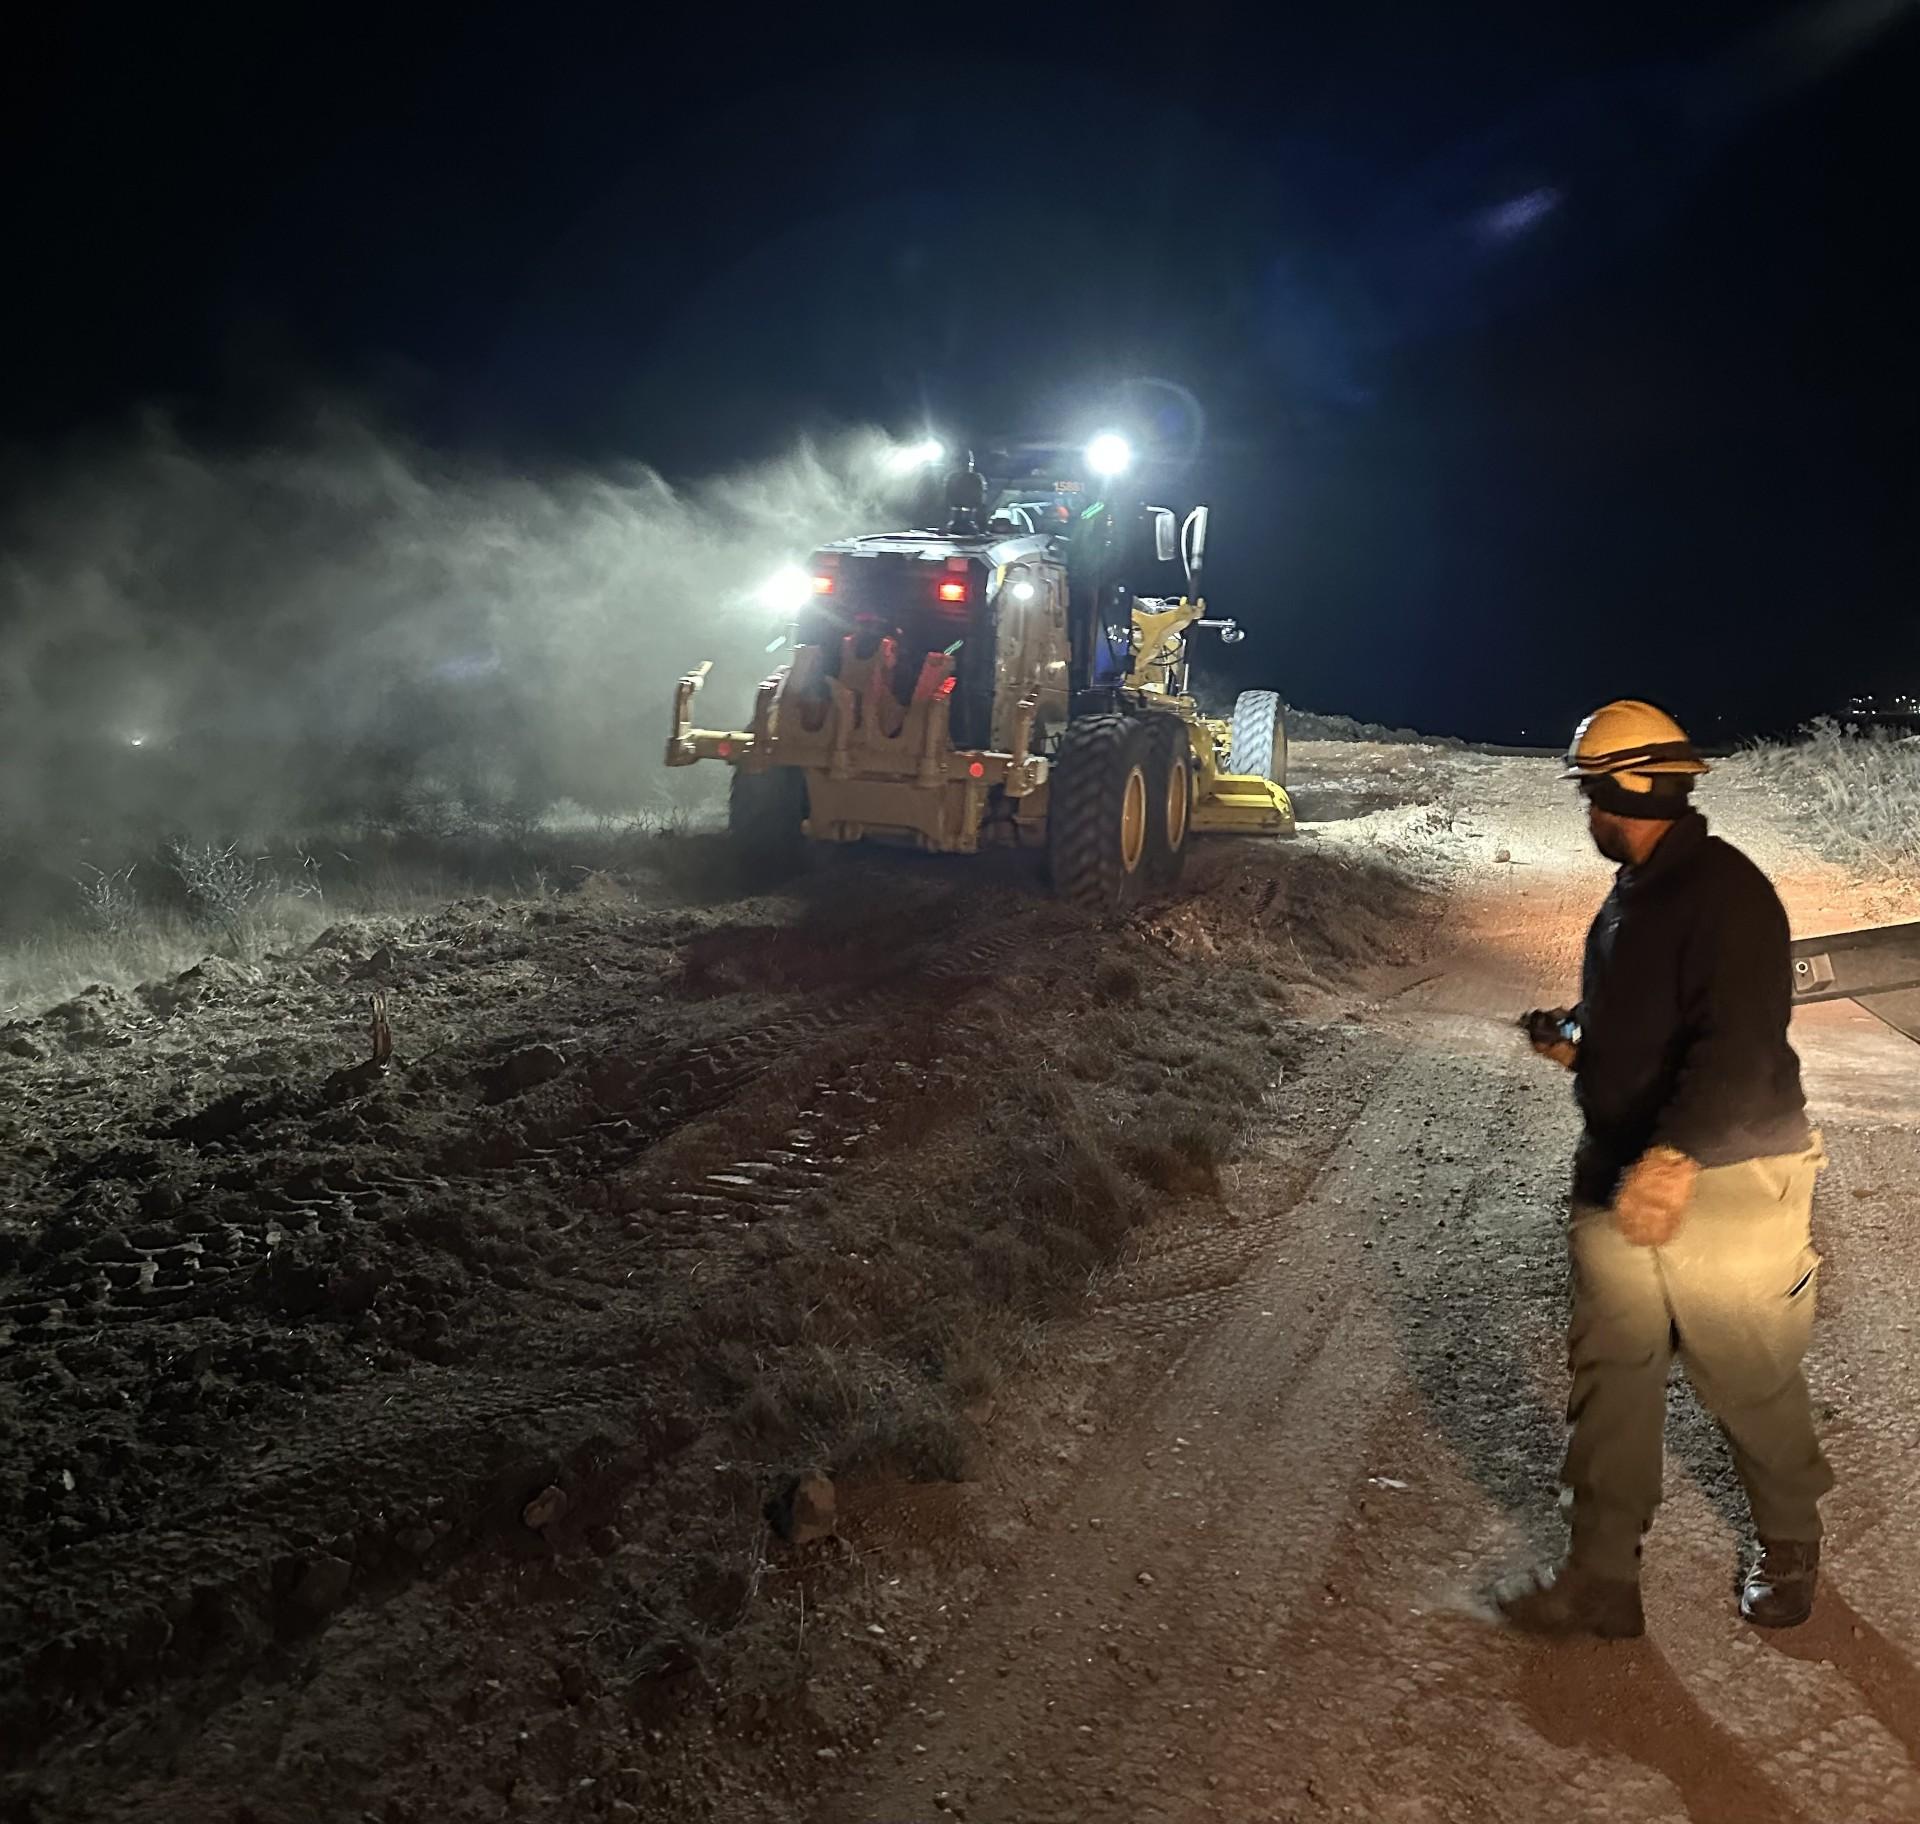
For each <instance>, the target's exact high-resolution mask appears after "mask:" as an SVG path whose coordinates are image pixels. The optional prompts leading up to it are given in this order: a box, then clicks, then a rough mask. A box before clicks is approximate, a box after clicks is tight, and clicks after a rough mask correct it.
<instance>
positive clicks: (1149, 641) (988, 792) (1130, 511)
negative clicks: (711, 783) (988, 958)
mask: <svg viewBox="0 0 1920 1824" xmlns="http://www.w3.org/2000/svg"><path fill="white" fill-rule="evenodd" d="M1061 454H1062V452H1061V450H1060V448H1059V446H1054V445H1027V446H1021V448H1020V449H1019V450H1018V451H1016V452H1015V453H1014V454H1013V455H1012V456H1006V455H1002V456H1001V457H1000V459H999V461H998V462H997V463H996V464H995V467H996V473H997V474H999V475H1001V476H1002V477H1003V478H1002V479H1000V480H999V481H998V483H997V485H996V486H995V487H994V488H993V489H992V490H991V492H992V496H993V497H992V499H991V501H990V500H989V493H990V489H989V484H988V481H987V479H986V477H985V476H984V475H983V474H981V473H980V472H979V471H978V470H976V469H974V468H973V466H972V463H971V459H969V462H968V465H967V466H966V467H965V468H963V469H960V470H957V471H955V473H954V474H952V475H951V476H949V477H948V480H947V487H946V496H947V511H946V520H945V524H944V525H943V526H941V527H940V528H939V529H938V530H931V531H908V532H901V533H893V534H885V535H881V536H876V537H865V538H855V539H850V540H846V541H844V542H841V543H838V544H833V545H829V546H826V547H824V548H822V549H821V550H819V551H817V552H815V553H814V557H813V562H812V564H811V566H810V567H809V571H808V576H809V582H808V585H807V586H808V588H809V590H810V599H809V601H808V605H807V606H806V608H805V609H804V610H803V611H802V612H801V614H800V617H799V622H798V625H797V626H796V628H795V630H794V645H795V650H794V654H793V658H792V660H791V662H790V663H789V664H788V665H786V666H785V667H784V668H783V669H781V670H780V671H779V672H777V673H775V675H774V676H773V677H771V678H769V679H768V680H767V681H766V682H765V683H764V684H762V685H761V686H760V688H759V691H758V693H757V695H756V697H755V701H754V707H753V715H752V719H751V725H750V726H749V727H748V728H745V729H732V730H720V729H700V728H695V727H693V726H692V724H691V711H692V701H693V696H694V693H695V692H696V691H697V690H698V689H699V687H700V685H701V683H702V681H703V680H704V678H705V675H706V671H707V667H706V666H704V665H703V666H701V667H700V669H699V670H698V671H695V672H692V673H689V674H688V675H687V676H686V677H683V678H682V679H681V680H680V683H679V686H678V689H677V691H676V693H675V699H674V707H673V728H672V732H671V734H670V736H669V738H668V742H667V755H666V759H667V764H668V765H669V766H688V765H691V764H693V763H694V762H696V761H699V760H709V759H712V760H720V761H723V762H725V763H726V764H728V765H730V766H731V767H732V768H733V769H734V777H733V786H732V795H731V800H730V805H731V823H732V828H733V831H734V834H735V836H736V838H737V839H738V840H739V841H740V842H741V843H743V844H744V845H747V846H748V847H749V848H750V849H752V850H753V851H754V852H755V853H756V854H758V855H760V856H763V857H765V858H769V859H774V858H784V857H786V856H789V855H796V854H797V852H798V851H799V850H800V848H801V847H802V846H803V845H804V844H805V843H806V842H807V841H809V840H810V841H814V842H833V843H849V842H860V841H868V840H871V841H880V842H892V843H903V844H907V845H910V846H913V847H917V848H921V849H926V850H932V851H936V852H941V853H957V854H971V853H974V852H976V851H978V850H979V849H980V848H982V847H983V846H987V845H991V844H1007V845H1012V846H1016V847H1026V848H1033V849H1041V848H1044V849H1045V851H1046V854H1047V858H1048V862H1049V866H1050V870H1051V874H1052V879H1053V885H1054V889H1055V891H1056V892H1057V893H1058V894H1059V895H1060V896H1061V897H1062V898H1063V899H1066V900H1068V901H1069V902H1071V903H1073V904H1076V905H1080V906H1084V907H1087V908H1089V909H1091V910H1116V909H1120V908H1124V907H1125V906H1127V905H1129V904H1131V903H1133V902H1134V901H1135V900H1136V899H1138V898H1139V897H1140V895H1141V894H1142V893H1143V892H1146V891H1148V890H1150V889H1153V888H1159V887H1165V886H1169V885H1171V884H1172V883H1173V882H1174V881H1175V880H1176V879H1177V878H1178V877H1179V874H1180V871H1181V868H1182V867H1183V865H1184V863H1185V859H1186V852H1187V847H1188V844H1189V842H1190V840H1191V839H1192V838H1193V837H1194V836H1195V835H1197V834H1201V833H1205V832H1208V831H1232V832H1240V833H1252V834H1268V835H1290V834H1292V832H1293V828H1294V819H1293V806H1292V803H1291V801H1290V800H1289V799H1288V797H1287V792H1286V733H1285V728H1284V725H1283V723H1282V720H1281V705H1280V700H1279V698H1278V697H1277V696H1276V695H1275V694H1274V693H1273V692H1271V691H1262V690H1256V691H1245V692H1242V693H1241V695H1240V697H1239V699H1238V701H1237V702H1236V704H1235V706H1234V712H1233V715H1232V717H1231V718H1230V719H1219V718H1213V717H1207V716H1203V715H1202V714H1201V713H1200V711H1199V708H1198V706H1197V705H1196V703H1195V702H1194V700H1193V698H1192V696H1191V695H1190V694H1189V690H1188V655H1187V641H1188V639H1189V637H1190V635H1191V634H1192V633H1193V632H1194V631H1195V630H1196V629H1207V630H1210V631H1215V632H1218V633H1219V634H1220V635H1221V636H1222V637H1223V638H1224V639H1226V640H1228V641H1230V642H1231V641H1235V640H1238V639H1239V638H1240V637H1242V636H1241V635H1240V632H1239V629H1238V628H1237V627H1236V626H1235V625H1234V623H1233V622H1231V621H1222V620H1214V619H1210V618H1209V617H1208V615H1207V610H1206V604H1205V602H1204V600H1203V599H1202V598H1201V596H1200V591H1199V579H1200V571H1201V567H1202V564H1203V562H1204V556H1205V549H1206V530H1207V509H1206V508H1205V507H1196V508H1194V509H1193V510H1192V511H1191V512H1190V513H1188V515H1187V516H1186V518H1185V520H1184V521H1183V522H1182V521H1178V520H1176V516H1175V515H1174V514H1173V513H1172V512H1171V511H1170V510H1168V509H1166V508H1163V507H1154V506H1149V505H1146V504H1144V503H1143V502H1141V501H1139V500H1138V499H1137V497H1133V496H1131V495H1130V494H1129V493H1128V491H1127V489H1126V488H1125V487H1124V486H1123V485H1122V484H1121V482H1120V481H1119V479H1118V477H1117V476H1116V475H1114V474H1112V473H1108V474H1105V475H1096V476H1093V477H1089V476H1087V475H1084V474H1080V473H1072V472H1068V471H1069V469H1070V467H1077V466H1078V465H1069V464H1068V463H1065V462H1062V461H1061ZM1175 563H1180V564H1182V565H1183V566H1184V570H1185V581H1186V589H1185V591H1184V592H1183V593H1182V594H1180V595H1178V596H1172V597H1169V596H1157V595H1139V594H1135V593H1134V591H1133V590H1132V588H1131V587H1130V584H1129V580H1128V579H1129V577H1130V576H1132V575H1139V574H1141V573H1142V572H1143V571H1149V570H1152V569H1155V568H1158V569H1162V570H1165V569H1168V568H1170V567H1171V566H1173V565H1174V564H1175Z"/></svg>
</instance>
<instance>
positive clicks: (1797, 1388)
mask: <svg viewBox="0 0 1920 1824" xmlns="http://www.w3.org/2000/svg"><path fill="white" fill-rule="evenodd" d="M1825 1163H1826V1154H1825V1152H1824V1151H1823V1150H1822V1148H1821V1145H1820V1140H1819V1136H1818V1135H1815V1136H1814V1141H1813V1144H1812V1145H1811V1146H1810V1147H1809V1148H1808V1149H1807V1151H1806V1152H1804V1153H1797V1154H1791V1155H1787V1156H1784V1157H1781V1158H1773V1159H1754V1160H1749V1161H1747V1162H1746V1163H1744V1164H1741V1165H1727V1166H1715V1167H1712V1168H1709V1169H1707V1170H1704V1171H1702V1172H1701V1173H1700V1176H1699V1178H1698V1180H1697V1182H1696V1186H1695V1190H1694V1194H1693V1200H1692V1201H1691V1202H1690V1203H1689V1204H1688V1206H1687V1212H1686V1215H1685V1217H1684V1218H1683V1219H1682V1221H1681V1224H1680V1228H1679V1231H1678V1233H1677V1234H1676V1235H1675V1236H1674V1238H1673V1240H1672V1241H1670V1242H1669V1243H1668V1244H1667V1245H1666V1246H1665V1247H1662V1248H1638V1247H1635V1246H1633V1244H1632V1243H1630V1242H1628V1241H1627V1240H1626V1239H1625V1238H1624V1237H1623V1236H1622V1235H1621V1233H1620V1231H1619V1229H1618V1228H1616V1227H1615V1226H1614V1221H1613V1214H1612V1212H1611V1210H1606V1209H1600V1208H1597V1207H1596V1206H1594V1205H1592V1204H1582V1203H1579V1202H1576V1203H1575V1204H1574V1206H1573V1229H1572V1251H1573V1322H1572V1326H1571V1329H1570V1331H1569V1334H1568V1339H1567V1352H1568V1359H1569V1365H1570V1367H1571V1368H1572V1371H1573V1389H1572V1393H1571V1394H1570V1396H1569V1398H1568V1402H1567V1419H1568V1422H1569V1424H1571V1426H1572V1428H1573V1431H1572V1436H1571V1437H1570V1438H1569V1440H1568V1444H1567V1460H1566V1465H1565V1467H1564V1469H1563V1470H1562V1472H1561V1481H1562V1482H1563V1484H1564V1485H1565V1489H1566V1495H1565V1499H1566V1500H1567V1503H1568V1505H1569V1507H1570V1509H1571V1519H1572V1523H1573V1556H1574V1558H1575V1560H1576V1561H1577V1562H1579V1563H1581V1564H1583V1565H1586V1566H1587V1567H1588V1568H1590V1569H1592V1570H1594V1571H1596V1572H1598V1573H1600V1574H1601V1575H1603V1576H1608V1577H1620V1578H1628V1577H1637V1576H1638V1575H1639V1571H1640V1538H1641V1535H1642V1534H1643V1533H1644V1532H1645V1531H1646V1530H1647V1528H1648V1527H1649V1526H1650V1525H1651V1524H1652V1522H1653V1513H1654V1509H1655V1508H1656V1507H1657V1506H1658V1505H1659V1503H1660V1492H1661V1475H1660V1471H1661V1461H1662V1456H1663V1442H1664V1437H1665V1431H1666V1406H1667V1376H1668V1371H1669V1369H1670V1367H1671V1365H1672V1362H1673V1357H1674V1355H1675V1353H1676V1352H1678V1354H1679V1356H1680V1359H1681V1361H1682V1362H1683V1363H1684V1364H1685V1366H1686V1370H1687V1378H1688V1379H1689V1380H1690V1381H1691V1382H1692V1383H1693V1388H1694V1392H1695V1393H1697V1394H1698V1395H1699V1397H1700V1403H1701V1404H1702V1405H1703V1406H1705V1407H1706V1409H1707V1410H1708V1411H1709V1412H1710V1413H1712V1414H1713V1416H1714V1417H1715V1418H1716V1419H1717V1420H1718V1421H1719V1422H1720V1427H1721V1429H1722V1430H1723V1431H1724V1432H1725V1433H1726V1436H1727V1441H1728V1443H1729V1444H1730V1445H1731V1446H1732V1448H1733V1461H1734V1465H1735V1467H1736V1468H1737V1469H1738V1470H1739V1472H1740V1480H1741V1482H1742V1483H1743V1484H1744V1485H1745V1487H1746V1491H1747V1501H1748V1505H1749V1506H1750V1508H1751V1509H1752V1513H1753V1522H1754V1527H1755V1529H1756V1530H1757V1531H1758V1533H1759V1535H1760V1536H1761V1538H1763V1539H1780V1540H1815V1539H1818V1538H1819V1537H1820V1510H1819V1505H1818V1503H1819V1499H1820V1497H1821V1496H1822V1495H1823V1494H1825V1493H1826V1492H1827V1490H1828V1489H1830V1488H1831V1487H1832V1486H1833V1472H1832V1470H1830V1469H1829V1468H1828V1467H1827V1462H1826V1459H1825V1458H1824V1457H1823V1456H1822V1455H1821V1454H1820V1445H1819V1442H1818V1440H1817V1439H1816V1438H1815V1437H1814V1432H1813V1411H1812V1406H1811V1403H1810V1401H1809V1399H1808V1395H1807V1383H1806V1377H1805V1376H1804V1375H1803V1374H1802V1373H1801V1370H1800V1363H1801V1359H1802V1357H1803V1356H1805V1354H1806V1351H1807V1343H1808V1341H1809V1339H1810V1337H1811V1334H1812V1328H1813V1308H1814V1296H1815V1289H1816V1288H1815V1281H1816V1278H1817V1276H1818V1268H1819V1265H1820V1257H1819V1255H1818V1254H1816V1253H1815V1252H1814V1250H1813V1245H1812V1241H1811V1238H1810V1233H1809V1221H1810V1218H1811V1215H1812V1211H1813V1186H1814V1179H1815V1178H1816V1176H1817V1175H1818V1173H1819V1171H1820V1168H1821V1167H1822V1166H1823V1165H1825Z"/></svg>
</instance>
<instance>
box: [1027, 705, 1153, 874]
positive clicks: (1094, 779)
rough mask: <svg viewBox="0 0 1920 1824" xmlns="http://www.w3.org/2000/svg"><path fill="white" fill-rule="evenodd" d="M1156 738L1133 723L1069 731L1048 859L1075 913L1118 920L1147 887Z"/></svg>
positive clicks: (1053, 789) (1055, 780)
mask: <svg viewBox="0 0 1920 1824" xmlns="http://www.w3.org/2000/svg"><path fill="white" fill-rule="evenodd" d="M1153 775H1154V753H1153V737H1152V731H1151V730H1150V729H1149V728H1148V727H1147V726H1146V724H1145V723H1143V722H1141V721H1139V720H1137V719H1136V718H1134V717H1132V716H1120V715H1105V716H1083V717H1082V718H1081V719H1080V720H1079V721H1077V722H1069V723H1068V724H1067V731H1066V734H1065V735H1064V736H1063V737H1062V738H1061V742H1060V751H1059V753H1058V754H1057V755H1056V756H1055V758H1054V762H1053V772H1052V777H1051V780H1050V782H1049V785H1048V789H1047V859H1048V862H1049V864H1050V868H1051V872H1052V875H1053V889H1054V891H1055V892H1056V893H1057V894H1059V896H1060V897H1061V898H1062V899H1064V900H1065V901H1066V902H1067V903H1068V904H1069V905H1074V906H1080V907H1083V908H1084V909H1086V910H1087V911H1089V912H1117V911H1122V910H1124V909H1125V908H1126V907H1128V906H1131V905H1132V904H1134V902H1135V901H1136V900H1138V899H1139V897H1140V894H1141V892H1142V891H1143V890H1144V889H1145V887H1146V885H1147V879H1148V867H1147V857H1148V854H1149V852H1150V839H1151V831H1152V823H1153V814H1152V803H1153Z"/></svg>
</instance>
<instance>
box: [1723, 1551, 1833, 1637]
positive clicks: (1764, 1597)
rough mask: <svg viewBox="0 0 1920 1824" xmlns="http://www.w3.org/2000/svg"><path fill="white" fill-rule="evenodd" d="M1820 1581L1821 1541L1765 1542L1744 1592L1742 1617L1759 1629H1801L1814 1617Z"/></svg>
mask: <svg viewBox="0 0 1920 1824" xmlns="http://www.w3.org/2000/svg"><path fill="white" fill-rule="evenodd" d="M1819 1580H1820V1542H1819V1541H1818V1540H1817V1539H1773V1540H1768V1539H1762V1540H1761V1541H1760V1556H1759V1558H1758V1559H1756V1560H1755V1562H1754V1566H1753V1569H1752V1570H1750V1571H1749V1572H1748V1573H1747V1582H1746V1587H1745V1588H1744V1589H1743V1590H1741V1592H1740V1613H1741V1614H1742V1615H1744V1616H1745V1617H1746V1618H1747V1619H1748V1620H1749V1621H1750V1622H1752V1623H1753V1625H1754V1626H1755V1627H1756V1628H1797V1627H1798V1626H1799V1625H1800V1624H1801V1623H1802V1622H1803V1621H1805V1620H1806V1618H1807V1617H1808V1616H1809V1615H1811V1614H1812V1613H1813V1586H1814V1585H1815V1584H1816V1583H1818V1582H1819Z"/></svg>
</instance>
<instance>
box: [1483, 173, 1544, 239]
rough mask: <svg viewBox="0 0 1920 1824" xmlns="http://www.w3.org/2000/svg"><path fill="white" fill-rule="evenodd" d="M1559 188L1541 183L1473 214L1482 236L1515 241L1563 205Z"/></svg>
mask: <svg viewBox="0 0 1920 1824" xmlns="http://www.w3.org/2000/svg"><path fill="white" fill-rule="evenodd" d="M1560 201H1561V197H1560V192H1559V191H1558V190H1556V189H1555V188H1554V187H1553V186H1552V185H1551V184H1542V185H1541V186H1540V188H1539V189H1537V190H1529V191H1527V192H1526V193H1525V194H1524V195H1523V196H1515V197H1509V198H1508V199H1507V201H1506V202H1504V203H1496V204H1495V205H1494V206H1493V207H1492V208H1491V209H1483V210H1481V212H1480V213H1479V215H1477V216H1476V217H1475V218H1474V221H1475V225H1476V226H1477V227H1478V229H1479V231H1480V235H1481V238H1482V239H1484V240H1489V241H1514V240H1518V239H1519V238H1520V236H1521V235H1523V234H1525V233H1527V231H1528V230H1529V229H1533V228H1537V227H1539V225H1540V224H1541V223H1542V222H1544V221H1545V220H1546V219H1547V217H1548V216H1550V215H1551V214H1552V213H1553V212H1554V210H1556V209H1558V208H1559V207H1560Z"/></svg>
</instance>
